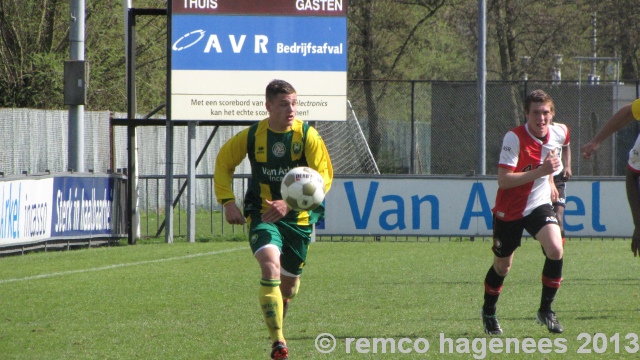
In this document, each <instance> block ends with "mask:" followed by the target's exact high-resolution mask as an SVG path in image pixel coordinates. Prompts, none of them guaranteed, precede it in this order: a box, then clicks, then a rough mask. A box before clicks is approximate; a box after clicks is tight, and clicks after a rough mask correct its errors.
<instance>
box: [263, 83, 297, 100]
mask: <svg viewBox="0 0 640 360" xmlns="http://www.w3.org/2000/svg"><path fill="white" fill-rule="evenodd" d="M295 93H296V89H294V88H293V85H291V84H289V83H288V82H286V81H284V80H278V79H275V80H271V82H270V83H269V85H267V91H266V98H267V101H271V100H273V99H275V97H276V96H278V95H280V94H287V95H289V94H295Z"/></svg>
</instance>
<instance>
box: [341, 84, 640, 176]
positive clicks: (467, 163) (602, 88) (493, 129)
mask: <svg viewBox="0 0 640 360" xmlns="http://www.w3.org/2000/svg"><path fill="white" fill-rule="evenodd" d="M535 89H543V90H545V91H546V92H548V93H549V94H550V95H551V96H552V98H553V99H554V103H555V107H556V117H555V121H557V122H562V123H565V124H567V126H568V127H569V129H570V131H571V149H572V159H573V161H572V170H573V174H574V175H596V176H612V175H624V173H625V166H626V162H627V157H628V152H629V150H630V149H631V147H632V146H633V143H634V141H635V139H636V137H637V135H638V132H639V125H638V124H633V125H630V126H627V127H626V128H625V129H623V130H621V131H620V132H618V133H617V134H616V135H615V136H613V137H612V138H610V139H607V141H605V142H604V143H603V144H602V146H601V148H600V150H599V151H598V152H597V153H596V155H595V159H593V160H591V161H587V160H583V159H581V158H580V156H579V150H580V147H581V146H582V145H584V144H585V143H587V142H588V141H589V140H590V139H591V138H592V137H593V136H594V135H595V133H596V132H597V131H598V130H599V129H600V128H601V127H602V125H603V124H604V123H605V122H606V121H607V120H608V119H609V118H610V117H611V115H613V113H615V112H616V111H617V110H618V109H619V108H620V107H622V106H624V105H626V104H628V103H630V102H631V101H633V100H634V99H636V98H638V97H640V83H639V82H638V81H633V82H626V83H607V84H604V83H601V84H598V85H590V84H585V83H580V82H578V81H563V82H561V83H555V82H534V81H517V82H488V83H487V86H486V129H485V132H486V133H485V134H486V135H485V142H486V154H485V155H484V156H485V162H486V174H497V169H498V167H497V162H498V157H499V153H500V147H501V144H502V139H503V137H504V135H505V133H506V132H507V131H509V130H511V129H512V128H514V127H515V126H517V125H520V124H523V123H524V121H525V120H524V111H523V103H524V98H525V97H526V95H527V94H528V93H529V92H531V91H533V90H535ZM348 94H349V99H350V101H351V103H352V105H353V108H354V111H355V113H356V114H357V116H358V120H359V122H360V125H361V127H362V129H363V132H364V134H365V137H366V138H367V141H368V143H369V146H370V148H371V152H372V153H373V156H374V158H375V159H376V162H377V164H378V167H379V168H380V172H381V173H383V174H432V175H460V174H468V173H469V172H471V171H477V170H478V166H477V158H478V154H477V152H478V90H477V83H476V82H475V81H474V82H471V81H469V82H449V81H447V82H434V81H350V83H349V92H348Z"/></svg>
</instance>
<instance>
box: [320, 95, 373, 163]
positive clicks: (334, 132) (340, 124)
mask: <svg viewBox="0 0 640 360" xmlns="http://www.w3.org/2000/svg"><path fill="white" fill-rule="evenodd" d="M347 106H348V109H347V121H317V122H316V123H315V124H314V125H313V126H314V127H315V128H316V130H318V132H319V133H320V135H321V136H322V139H323V140H324V142H325V144H326V145H327V150H328V151H329V155H330V156H331V163H332V164H333V172H334V173H335V174H380V170H379V169H378V165H377V164H376V160H375V159H374V158H373V155H372V154H371V151H370V150H369V144H368V143H367V139H366V138H365V136H364V134H363V132H362V128H360V124H359V123H358V118H357V117H356V114H355V112H354V111H353V108H352V107H351V103H350V102H348V101H347Z"/></svg>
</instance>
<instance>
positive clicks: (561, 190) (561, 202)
mask: <svg viewBox="0 0 640 360" xmlns="http://www.w3.org/2000/svg"><path fill="white" fill-rule="evenodd" d="M553 183H554V184H556V189H558V201H556V202H554V203H553V206H554V207H555V206H562V207H564V206H565V203H566V202H567V195H566V194H565V189H566V187H567V178H566V177H564V176H562V173H560V174H558V175H556V176H554V177H553Z"/></svg>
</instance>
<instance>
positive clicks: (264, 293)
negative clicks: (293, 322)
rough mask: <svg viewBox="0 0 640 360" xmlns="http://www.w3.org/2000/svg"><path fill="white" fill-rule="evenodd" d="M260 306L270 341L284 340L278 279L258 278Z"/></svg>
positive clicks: (281, 302)
mask: <svg viewBox="0 0 640 360" xmlns="http://www.w3.org/2000/svg"><path fill="white" fill-rule="evenodd" d="M259 299H260V308H261V309H262V315H263V316H264V322H265V324H267V329H269V335H270V336H271V341H272V342H276V341H278V340H282V341H284V335H283V334H282V311H283V309H282V307H283V301H282V293H281V292H280V280H277V279H262V280H260V293H259Z"/></svg>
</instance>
